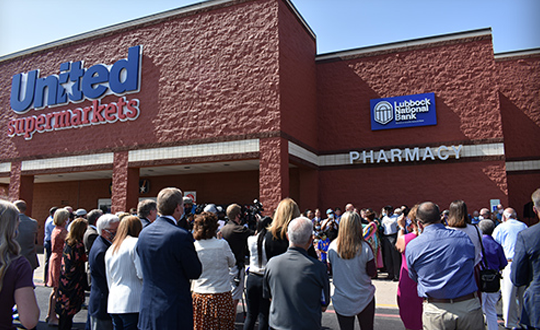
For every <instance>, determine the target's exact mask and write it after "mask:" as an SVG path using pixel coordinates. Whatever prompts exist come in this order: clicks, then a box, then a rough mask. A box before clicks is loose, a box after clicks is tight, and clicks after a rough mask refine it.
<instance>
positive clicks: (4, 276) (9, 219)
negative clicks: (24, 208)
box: [0, 200, 39, 330]
mask: <svg viewBox="0 0 540 330" xmlns="http://www.w3.org/2000/svg"><path fill="white" fill-rule="evenodd" d="M18 227H19V210H18V209H17V208H16V207H15V205H13V204H11V203H9V202H6V201H2V200H0V328H2V329H13V330H15V329H16V328H15V327H14V326H13V317H12V308H13V305H15V304H17V310H18V312H19V321H20V322H21V323H22V325H23V326H24V327H26V328H27V329H32V328H34V327H35V326H36V325H37V324H38V321H39V307H38V304H37V301H36V296H35V294H34V282H33V278H32V274H33V271H32V267H31V266H30V263H29V262H28V260H26V258H24V257H23V256H21V255H20V254H19V253H20V250H21V248H20V246H19V244H18V243H17V241H16V240H15V237H16V236H17V229H18Z"/></svg>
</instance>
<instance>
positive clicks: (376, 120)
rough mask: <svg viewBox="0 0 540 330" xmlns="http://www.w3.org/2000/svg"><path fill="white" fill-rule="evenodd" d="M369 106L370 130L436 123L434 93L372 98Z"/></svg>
mask: <svg viewBox="0 0 540 330" xmlns="http://www.w3.org/2000/svg"><path fill="white" fill-rule="evenodd" d="M369 107H370V114H371V130H372V131H376V130H387V129H395V128H405V127H418V126H429V125H437V112H436V109H435V94H434V93H424V94H416V95H403V96H394V97H386V98H380V99H372V100H370V101H369Z"/></svg>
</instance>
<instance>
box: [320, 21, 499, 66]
mask: <svg viewBox="0 0 540 330" xmlns="http://www.w3.org/2000/svg"><path fill="white" fill-rule="evenodd" d="M491 34H492V33H491V28H484V29H478V30H470V31H464V32H455V33H449V34H442V35H436V36H430V37H424V38H418V39H411V40H406V41H397V42H391V43H387V44H382V45H374V46H367V47H361V48H354V49H350V50H343V51H337V52H331V53H326V54H321V55H317V56H316V58H315V60H316V61H324V60H331V59H339V58H341V57H348V56H354V55H360V54H366V53H374V52H379V51H386V50H391V49H397V48H404V47H411V46H420V45H426V44H431V43H436V42H444V41H451V40H458V39H465V38H473V37H479V36H485V35H490V36H491Z"/></svg>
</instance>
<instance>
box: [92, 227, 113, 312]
mask: <svg viewBox="0 0 540 330" xmlns="http://www.w3.org/2000/svg"><path fill="white" fill-rule="evenodd" d="M109 246H111V243H110V242H109V241H107V240H106V239H105V238H103V237H101V236H98V238H97V239H96V240H95V242H94V245H93V247H92V250H91V251H90V255H89V256H88V263H89V264H90V274H91V278H92V286H91V288H90V300H89V303H88V313H89V314H90V315H91V316H94V317H96V318H98V319H109V318H110V316H109V314H108V313H107V297H108V296H109V287H108V286H107V277H106V276H105V253H106V252H107V249H108V248H109Z"/></svg>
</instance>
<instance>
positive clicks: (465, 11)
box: [0, 0, 540, 56]
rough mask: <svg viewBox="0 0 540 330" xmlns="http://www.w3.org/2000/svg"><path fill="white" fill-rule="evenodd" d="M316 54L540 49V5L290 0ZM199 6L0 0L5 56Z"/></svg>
mask: <svg viewBox="0 0 540 330" xmlns="http://www.w3.org/2000/svg"><path fill="white" fill-rule="evenodd" d="M291 1H292V3H293V4H294V5H295V7H296V8H297V9H298V11H299V12H300V14H301V15H302V16H303V17H304V19H305V20H306V21H307V22H308V24H309V25H310V27H311V29H312V30H313V31H314V32H315V34H316V36H317V48H318V53H319V54H324V53H329V52H334V51H339V50H346V49H352V48H360V47H366V46H372V45H380V44H385V43H390V42H396V41H405V40H410V39H417V38H423V37H428V36H435V35H441V34H448V33H454V32H462V31H469V30H476V29H482V28H488V27H491V28H492V33H493V45H494V51H495V53H503V52H509V51H516V50H525V49H532V48H540V0H504V1H503V0H444V1H442V0H291ZM198 2H201V1H200V0H199V1H196V0H150V1H149V0H107V1H105V0H90V1H88V0H77V1H72V0H71V1H67V0H0V56H3V55H7V54H11V53H14V52H17V51H20V50H23V49H27V48H31V47H34V46H38V45H41V44H45V43H48V42H51V41H55V40H58V39H62V38H66V37H69V36H72V35H76V34H79V33H84V32H88V31H92V30H95V29H99V28H102V27H106V26H109V25H113V24H116V23H121V22H124V21H127V20H131V19H135V18H139V17H143V16H146V15H150V14H155V13H158V12H162V11H165V10H169V9H173V8H178V7H183V6H185V5H189V4H193V3H198Z"/></svg>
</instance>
